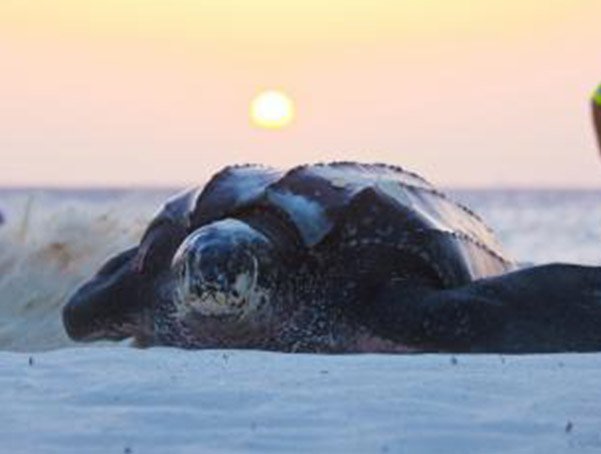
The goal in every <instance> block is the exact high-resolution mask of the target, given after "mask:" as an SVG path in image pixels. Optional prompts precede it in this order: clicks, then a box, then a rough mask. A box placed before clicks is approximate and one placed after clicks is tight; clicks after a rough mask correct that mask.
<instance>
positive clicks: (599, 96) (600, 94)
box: [593, 84, 601, 106]
mask: <svg viewBox="0 0 601 454" xmlns="http://www.w3.org/2000/svg"><path fill="white" fill-rule="evenodd" d="M593 102H594V103H595V104H597V105H598V106H601V84H600V85H599V86H598V87H597V90H596V91H595V93H593Z"/></svg>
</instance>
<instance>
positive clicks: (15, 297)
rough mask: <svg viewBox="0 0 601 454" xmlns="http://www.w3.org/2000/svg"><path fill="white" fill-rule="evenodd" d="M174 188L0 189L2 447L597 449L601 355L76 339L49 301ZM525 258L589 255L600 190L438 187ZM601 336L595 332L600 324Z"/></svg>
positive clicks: (594, 252)
mask: <svg viewBox="0 0 601 454" xmlns="http://www.w3.org/2000/svg"><path fill="white" fill-rule="evenodd" d="M176 192H177V190H145V191H144V190H119V191H115V190H94V191H63V190H61V191H45V190H1V191H0V210H2V211H3V213H4V214H5V218H6V223H5V224H4V225H3V226H0V408H1V409H2V410H0V450H1V451H2V452H5V451H6V452H12V453H33V452H40V453H60V454H69V453H73V454H79V453H81V452H86V453H98V454H101V453H102V454H105V453H108V452H115V453H138V452H144V453H157V454H159V453H164V452H170V453H190V454H192V453H194V454H196V453H199V452H219V453H248V452H256V453H273V454H276V453H278V454H279V453H284V452H295V453H299V452H348V453H354V452H356V453H366V452H373V453H402V452H410V453H431V452H445V453H465V452H470V453H483V454H484V453H486V454H490V453H503V454H505V453H540V452H546V453H564V452H579V453H580V452H582V453H588V452H590V453H593V452H599V449H601V429H600V428H601V412H600V411H599V408H600V407H601V400H600V398H599V376H600V373H601V354H599V353H592V354H572V353H566V354H554V355H494V354H489V355H450V354H412V355H383V354H379V355H378V354H363V355H308V354H284V353H270V352H256V351H240V350H205V351H183V350H178V349H173V348H161V347H158V348H150V349H146V350H140V349H134V348H130V347H129V346H128V344H127V343H126V342H121V343H118V344H110V343H99V344H94V345H93V346H90V345H87V346H81V345H76V344H73V343H71V342H70V341H69V340H68V339H67V338H66V336H65V334H64V332H63V330H62V327H61V323H60V309H61V306H62V305H63V304H64V302H65V300H66V299H67V298H68V296H69V295H70V293H71V292H72V291H73V289H74V288H75V287H76V286H77V285H78V284H79V283H80V282H82V281H83V280H84V279H86V278H88V277H89V276H90V275H91V274H92V273H93V272H94V271H95V270H96V268H97V267H98V265H99V264H100V263H101V262H103V261H104V260H105V258H106V257H107V256H109V255H111V254H113V253H115V252H117V251H119V250H121V249H123V248H125V247H127V246H129V245H130V244H132V243H135V242H136V241H137V240H138V239H139V237H140V234H141V232H142V231H143V230H144V228H145V226H146V224H147V222H148V220H149V219H150V218H151V217H152V216H153V213H154V212H156V211H157V209H158V208H159V206H160V204H161V203H162V202H163V201H164V200H165V199H166V198H167V197H168V196H170V195H172V194H174V193H176ZM450 192H451V193H452V196H453V197H454V198H455V199H457V200H460V201H462V202H463V203H465V204H467V205H468V206H470V207H471V208H472V209H474V210H475V211H476V212H477V213H479V214H480V215H481V216H482V217H483V218H484V219H485V220H486V221H487V222H488V224H489V225H491V226H492V227H493V229H494V230H495V231H496V232H497V234H498V236H499V238H500V240H501V242H502V243H503V244H504V245H505V247H506V250H507V253H508V255H509V256H511V257H513V258H514V259H515V260H517V261H518V262H521V263H537V264H539V263H546V262H553V261H569V262H577V263H584V264H599V263H600V261H601V241H600V240H601V238H600V237H601V231H600V226H601V207H600V203H599V202H600V201H601V191H559V190H557V191H548V190H546V191H522V190H520V191H517V190H511V191H507V190H487V191H463V190H453V191H450ZM600 330H601V327H600Z"/></svg>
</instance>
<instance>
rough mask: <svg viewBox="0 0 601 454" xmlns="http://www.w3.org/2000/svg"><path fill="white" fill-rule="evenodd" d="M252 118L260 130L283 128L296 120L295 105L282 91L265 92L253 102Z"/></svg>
mask: <svg viewBox="0 0 601 454" xmlns="http://www.w3.org/2000/svg"><path fill="white" fill-rule="evenodd" d="M250 117H251V120H252V122H253V124H255V125H256V126H258V127H260V128H267V129H279V128H283V127H285V126H288V125H289V124H290V122H291V121H292V119H293V118H294V103H293V102H292V99H290V97H289V96H288V95H286V94H285V93H283V92H281V91H277V90H268V91H263V92H261V93H259V94H258V95H257V96H256V97H255V98H254V99H253V100H252V103H251V105H250Z"/></svg>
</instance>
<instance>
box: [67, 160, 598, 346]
mask: <svg viewBox="0 0 601 454" xmlns="http://www.w3.org/2000/svg"><path fill="white" fill-rule="evenodd" d="M63 320H64V325H65V328H66V331H67V333H68V334H69V336H70V337H71V338H72V339H75V340H80V341H90V340H97V339H111V340H119V339H124V338H126V337H133V338H135V340H136V341H137V344H138V345H171V346H178V347H184V348H257V349H269V350H281V351H303V352H366V351H370V352H374V351H377V352H408V351H470V352H550V351H589V350H599V349H601V270H600V269H599V268H596V267H584V266H577V265H567V264H552V265H544V266H536V267H532V268H529V269H517V268H516V266H515V265H514V263H513V262H511V261H510V260H509V259H507V258H506V255H505V253H504V252H503V251H502V248H501V246H500V245H499V244H498V242H497V240H496V239H495V237H494V235H493V233H492V232H491V230H490V229H489V228H488V227H487V226H486V225H485V224H484V223H483V221H482V220H481V219H480V218H479V217H478V216H477V215H476V214H474V213H473V212H472V211H470V210H469V209H467V208H465V207H464V206H462V205H460V204H458V203H456V202H454V201H452V200H451V199H450V198H449V197H448V196H446V195H445V194H443V193H442V192H440V191H438V190H437V189H435V188H434V187H433V186H432V185H431V184H430V183H428V182H427V181H426V180H424V179H423V178H422V177H420V176H418V175H417V174H415V173H411V172H408V171H405V170H403V169H401V168H399V167H394V166H390V165H384V164H360V163H354V162H338V163H330V164H317V165H306V166H300V167H296V168H294V169H292V170H289V171H281V170H277V169H273V168H269V167H264V166H259V165H243V166H232V167H227V168H225V169H224V170H222V171H220V172H219V173H217V174H216V175H215V176H214V177H213V178H212V179H211V180H210V181H209V182H208V184H207V185H206V186H205V187H204V189H194V190H191V191H188V192H185V193H183V194H181V195H179V196H177V197H175V198H174V199H172V200H171V201H169V202H167V203H166V204H165V206H164V207H163V208H162V210H161V211H160V212H159V214H158V215H157V216H156V217H155V218H154V220H153V221H152V222H151V223H150V225H149V226H148V228H147V230H146V232H145V233H144V235H143V237H142V239H141V241H140V243H139V245H137V246H135V247H133V248H132V249H129V250H127V251H125V252H123V253H121V254H119V255H117V256H116V257H114V258H112V259H110V260H109V261H108V262H107V263H106V264H105V265H104V266H103V267H102V268H100V270H99V271H98V273H97V274H96V275H95V276H94V277H93V278H92V279H91V280H90V281H89V282H87V283H85V284H84V285H83V286H82V287H81V288H79V289H78V290H77V291H76V292H75V294H74V295H73V296H72V297H71V299H70V301H69V302H68V304H67V305H66V306H65V308H64V311H63Z"/></svg>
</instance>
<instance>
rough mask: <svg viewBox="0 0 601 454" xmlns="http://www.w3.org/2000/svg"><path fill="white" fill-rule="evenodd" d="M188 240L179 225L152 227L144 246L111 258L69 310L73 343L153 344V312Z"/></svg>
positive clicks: (70, 303) (66, 321) (68, 324)
mask: <svg viewBox="0 0 601 454" xmlns="http://www.w3.org/2000/svg"><path fill="white" fill-rule="evenodd" d="M184 236H185V231H184V229H183V228H182V227H179V226H177V225H176V224H174V223H168V222H161V223H158V224H155V225H153V224H151V226H150V227H149V228H148V230H147V231H146V233H145V234H144V236H143V238H142V241H141V242H140V245H139V246H137V247H134V248H131V249H128V250H126V251H124V252H122V253H120V254H117V255H116V256H114V257H112V258H110V259H109V260H108V261H107V262H106V263H105V264H104V265H103V266H102V267H101V268H100V269H99V270H98V272H97V273H96V274H95V275H94V276H93V277H92V278H91V279H90V280H89V281H87V282H85V283H84V284H83V285H82V286H81V287H80V288H79V289H77V290H76V291H75V293H74V294H73V295H72V296H71V298H70V299H69V301H68V302H67V304H66V305H65V307H64V308H63V325H64V327H65V330H66V331H67V334H68V335H69V337H70V338H71V339H73V340H76V341H84V342H85V341H94V340H102V339H105V340H122V339H125V338H127V337H132V336H133V337H135V338H136V339H137V340H138V341H139V343H140V344H144V343H147V340H148V339H149V337H150V336H151V333H152V324H151V318H150V310H151V309H152V307H153V304H155V302H156V298H157V295H158V294H159V292H158V289H159V287H160V286H161V285H162V283H163V282H164V281H165V280H167V279H168V276H169V272H170V264H171V259H172V257H173V254H174V252H175V250H176V248H177V246H178V245H179V242H181V239H183V237H184Z"/></svg>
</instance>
